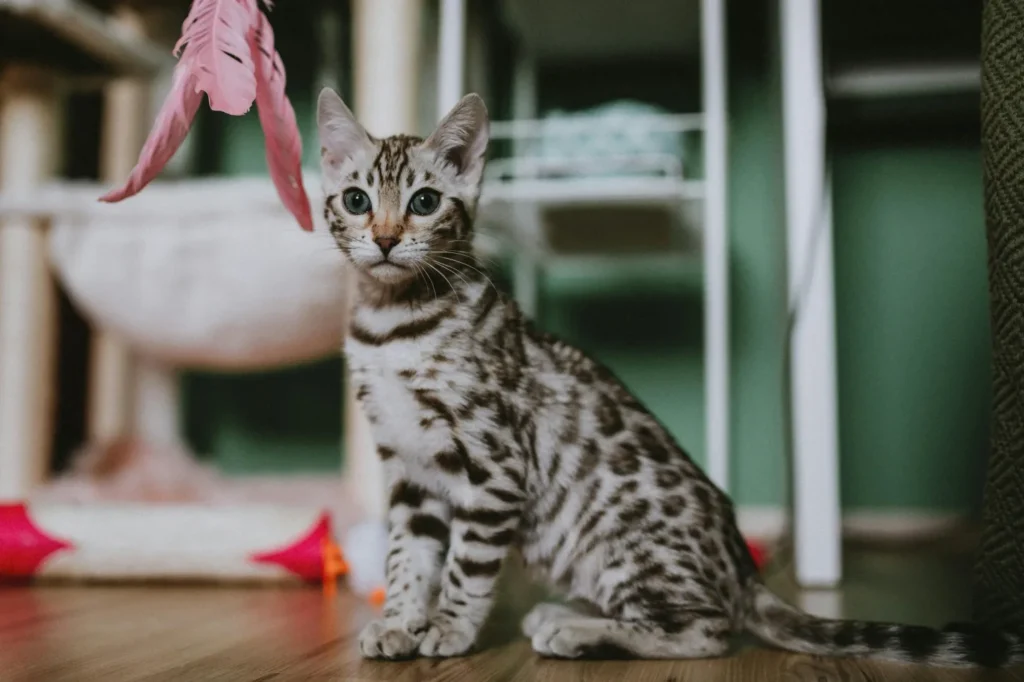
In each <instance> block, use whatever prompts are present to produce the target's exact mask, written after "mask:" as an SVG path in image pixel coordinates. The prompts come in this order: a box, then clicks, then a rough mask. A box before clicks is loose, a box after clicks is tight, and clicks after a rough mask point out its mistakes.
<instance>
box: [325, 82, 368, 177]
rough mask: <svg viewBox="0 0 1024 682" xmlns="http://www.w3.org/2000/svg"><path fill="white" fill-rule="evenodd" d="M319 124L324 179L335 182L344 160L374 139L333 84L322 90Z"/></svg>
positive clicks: (360, 150)
mask: <svg viewBox="0 0 1024 682" xmlns="http://www.w3.org/2000/svg"><path fill="white" fill-rule="evenodd" d="M316 124H317V130H318V132H319V134H320V165H321V168H322V171H323V174H324V179H325V180H327V181H329V182H330V183H332V184H337V183H338V182H341V178H340V177H336V176H337V175H338V174H339V172H340V170H341V165H342V163H344V162H345V160H346V159H349V158H354V157H356V156H358V155H360V154H363V153H365V152H368V151H369V150H371V149H372V148H373V140H372V139H371V138H370V136H369V134H368V133H367V132H366V129H365V128H363V126H362V125H360V124H359V121H357V120H356V117H355V116H353V115H352V112H351V111H350V110H349V108H348V107H347V106H345V103H344V102H343V101H342V100H341V97H339V96H338V93H336V92H335V91H334V90H332V89H331V88H324V89H323V90H321V91H320V97H319V99H318V100H317V103H316Z"/></svg>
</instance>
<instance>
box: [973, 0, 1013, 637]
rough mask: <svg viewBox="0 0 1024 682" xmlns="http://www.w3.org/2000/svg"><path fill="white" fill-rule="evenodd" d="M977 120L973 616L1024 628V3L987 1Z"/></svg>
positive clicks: (982, 619) (1003, 0) (985, 620)
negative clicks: (985, 459) (980, 354)
mask: <svg viewBox="0 0 1024 682" xmlns="http://www.w3.org/2000/svg"><path fill="white" fill-rule="evenodd" d="M981 68H982V72H981V120H982V155H983V161H984V168H985V213H986V224H987V226H988V248H989V290H990V293H991V315H992V339H993V374H992V391H993V393H992V398H993V400H992V410H993V413H992V448H991V453H990V455H989V465H988V474H987V481H986V484H985V502H984V514H983V519H984V528H983V532H982V541H981V548H980V552H979V555H978V563H977V570H976V573H975V581H976V583H975V611H976V613H975V615H976V617H977V618H978V619H979V620H981V621H984V622H986V623H990V624H993V625H1004V626H1017V627H1021V626H1024V0H987V1H986V2H985V5H984V18H983V28H982V67H981Z"/></svg>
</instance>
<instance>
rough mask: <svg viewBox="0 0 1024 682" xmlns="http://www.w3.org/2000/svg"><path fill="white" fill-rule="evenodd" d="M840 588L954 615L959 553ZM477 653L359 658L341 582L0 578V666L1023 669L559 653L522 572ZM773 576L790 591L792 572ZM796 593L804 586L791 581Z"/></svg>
mask: <svg viewBox="0 0 1024 682" xmlns="http://www.w3.org/2000/svg"><path fill="white" fill-rule="evenodd" d="M848 564H849V566H848V573H849V576H850V578H849V580H848V581H847V584H846V586H845V587H844V590H843V592H841V593H829V594H826V595H818V596H817V597H814V596H813V595H812V596H811V597H810V598H809V599H807V600H806V601H805V602H804V603H805V604H806V606H807V607H808V608H811V609H812V610H817V611H821V612H829V611H832V610H838V611H841V612H844V613H847V614H849V615H854V616H862V617H863V616H868V617H874V618H887V619H888V618H900V619H911V620H915V621H916V622H924V623H937V622H939V621H941V620H945V619H947V618H962V617H963V616H964V615H965V614H964V613H963V611H964V610H965V609H966V608H968V605H969V601H968V599H967V597H966V596H965V594H966V590H965V589H964V585H965V584H966V583H964V582H962V580H964V579H965V575H964V573H965V569H964V566H965V565H966V564H964V562H962V561H960V560H957V559H953V558H951V557H949V556H945V555H941V554H935V553H930V554H928V553H926V554H924V555H921V554H914V555H909V554H907V553H906V552H904V553H902V554H896V555H894V554H892V553H891V552H863V551H862V552H859V553H854V554H853V556H852V558H851V559H850V561H848ZM509 580H510V581H511V583H512V586H511V587H508V589H506V590H505V594H506V598H505V600H504V603H503V604H502V605H501V606H500V607H499V609H498V611H496V613H495V617H494V618H493V619H492V622H491V624H490V625H489V628H488V631H487V633H486V635H485V640H486V641H485V648H484V650H483V651H482V652H481V653H479V654H477V655H475V656H472V657H468V658H464V659H453V660H445V661H433V660H418V661H413V662H409V663H384V662H370V661H363V660H361V659H360V658H359V655H358V650H357V647H356V635H357V633H358V632H359V630H360V628H361V627H362V626H363V624H364V623H366V622H367V620H368V619H370V618H372V617H373V616H374V608H373V607H371V606H369V605H368V604H365V603H363V602H362V601H360V600H358V599H356V598H354V597H352V596H351V595H350V594H348V593H347V592H346V591H344V590H342V591H341V592H339V593H338V594H337V595H335V596H334V597H327V596H325V595H324V594H323V593H321V592H320V591H318V590H317V589H313V588H302V587H296V588H261V587H194V586H193V587H187V586H178V587H168V586H164V587H155V586H145V587H141V586H140V587H109V586H104V587H100V586H90V587H81V586H47V587H40V586H37V587H6V588H2V589H0V680H2V681H3V682H8V681H11V682H15V681H16V682H21V681H25V682H29V681H50V680H54V681H58V680H68V681H69V682H71V681H73V682H90V681H93V680H97V681H102V682H118V681H121V680H153V681H157V680H169V681H170V680H175V681H177V680H181V681H185V682H202V681H205V680H218V681H220V680H223V681H225V682H227V681H233V680H253V681H256V680H259V681H264V680H274V681H275V682H276V681H285V680H389V681H393V682H406V681H408V682H419V681H420V680H470V681H477V680H479V681H480V682H489V681H504V680H510V681H511V680H515V681H517V682H526V681H529V680H550V681H551V682H573V681H583V680H596V681H600V680H609V681H614V682H627V681H630V680H649V681H651V682H655V681H656V682H686V681H692V682H716V681H718V680H723V681H724V680H734V681H738V680H754V681H757V682H760V681H766V682H767V681H775V680H777V681H779V682H804V681H806V682H826V681H828V682H831V681H833V680H835V681H837V682H838V681H842V682H868V681H869V680H870V681H873V682H881V681H885V680H894V681H898V682H910V681H913V680H949V681H953V680H975V679H977V680H1024V672H1021V671H1017V672H1005V673H995V674H992V673H989V674H986V673H978V672H956V671H945V670H943V671H932V670H925V669H921V668H916V667H912V666H905V665H895V664H893V665H885V664H877V663H866V662H859V661H853V660H849V659H847V660H817V659H813V658H809V657H804V656H796V655H788V654H783V653H779V652H774V651H768V650H765V649H762V648H759V647H757V646H756V645H752V644H750V645H746V644H744V645H740V646H739V649H738V651H737V653H736V654H735V655H734V656H731V657H729V658H725V659H721V660H709V661H688V662H687V661H672V662H652V661H637V662H587V663H575V662H562V661H546V660H542V659H539V658H538V657H537V656H535V655H534V654H533V652H532V651H531V650H530V649H529V647H528V645H527V642H526V641H525V640H524V639H523V638H522V637H520V636H519V635H518V632H517V630H518V618H519V616H520V615H521V614H522V613H523V612H524V611H525V609H527V608H528V607H529V606H530V604H531V601H532V600H533V599H534V598H535V597H536V595H535V594H533V593H532V592H529V593H524V590H523V589H522V587H521V581H520V580H519V578H518V576H515V575H513V576H511V577H510V578H509ZM774 582H775V583H776V584H777V587H778V589H780V591H782V592H784V593H785V592H787V591H789V592H792V586H791V585H788V584H787V581H786V580H781V579H775V580H774ZM788 596H789V597H790V598H796V599H799V598H800V597H799V595H796V594H795V593H791V594H789V595H788Z"/></svg>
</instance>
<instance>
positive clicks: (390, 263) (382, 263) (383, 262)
mask: <svg viewBox="0 0 1024 682" xmlns="http://www.w3.org/2000/svg"><path fill="white" fill-rule="evenodd" d="M382 266H390V267H392V268H397V269H399V270H405V269H406V267H405V266H404V265H401V264H399V263H396V262H395V261H393V260H379V261H377V262H376V263H374V264H373V265H371V266H370V269H371V270H376V269H377V268H379V267H382Z"/></svg>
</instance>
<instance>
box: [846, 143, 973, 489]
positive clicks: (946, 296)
mask: <svg viewBox="0 0 1024 682" xmlns="http://www.w3.org/2000/svg"><path fill="white" fill-rule="evenodd" d="M835 188H836V189H835V230H836V242H835V262H836V280H837V298H838V315H837V317H838V319H837V334H838V344H839V382H840V388H841V393H840V416H841V423H842V428H841V442H842V455H843V461H842V476H843V496H844V498H845V502H846V503H847V504H849V505H854V506H865V507H892V506H907V507H921V508H934V509H969V508H973V507H974V506H975V503H976V501H977V500H978V499H979V498H980V491H981V475H982V470H983V462H984V458H985V457H986V454H987V440H988V431H987V429H988V413H989V394H988V380H989V321H988V290H987V280H986V269H985V264H986V251H985V248H986V247H985V231H984V219H983V206H982V186H981V159H980V151H979V148H978V147H971V148H959V147H955V146H950V147H945V148H933V149H925V148H918V149H914V148H911V149H864V150H848V151H845V152H843V153H841V154H840V155H839V156H838V158H837V159H836V161H835Z"/></svg>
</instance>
